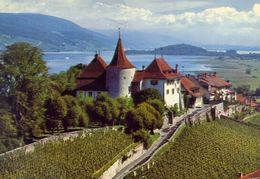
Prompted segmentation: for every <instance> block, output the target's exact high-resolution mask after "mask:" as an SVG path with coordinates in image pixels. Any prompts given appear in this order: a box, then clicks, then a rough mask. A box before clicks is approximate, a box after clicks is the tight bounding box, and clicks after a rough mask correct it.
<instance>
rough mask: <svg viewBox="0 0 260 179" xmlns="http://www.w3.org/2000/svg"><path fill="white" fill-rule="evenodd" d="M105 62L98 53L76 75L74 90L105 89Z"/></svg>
mask: <svg viewBox="0 0 260 179" xmlns="http://www.w3.org/2000/svg"><path fill="white" fill-rule="evenodd" d="M106 67H107V64H106V62H105V61H104V60H103V59H102V57H101V56H100V55H98V54H96V55H95V58H94V59H93V60H92V61H91V62H90V63H89V64H88V65H87V66H86V68H85V69H84V71H83V72H82V73H81V74H80V75H79V76H78V77H77V87H76V90H85V91H88V90H95V91H105V90H106V88H105V83H106V76H105V75H106V73H105V71H106Z"/></svg>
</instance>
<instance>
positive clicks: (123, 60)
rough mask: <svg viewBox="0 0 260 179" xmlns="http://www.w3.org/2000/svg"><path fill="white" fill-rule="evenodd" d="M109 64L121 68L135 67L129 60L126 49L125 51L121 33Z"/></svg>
mask: <svg viewBox="0 0 260 179" xmlns="http://www.w3.org/2000/svg"><path fill="white" fill-rule="evenodd" d="M109 66H113V67H117V68H121V69H128V68H135V66H134V65H133V64H132V63H130V62H129V60H128V59H127V57H126V55H125V51H124V47H123V44H122V40H121V37H120V35H119V39H118V41H117V45H116V50H115V53H114V56H113V58H112V61H111V63H110V64H109Z"/></svg>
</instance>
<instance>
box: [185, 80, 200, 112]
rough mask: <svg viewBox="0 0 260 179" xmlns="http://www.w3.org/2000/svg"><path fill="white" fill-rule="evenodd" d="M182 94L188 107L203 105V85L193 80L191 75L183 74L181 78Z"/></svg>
mask: <svg viewBox="0 0 260 179" xmlns="http://www.w3.org/2000/svg"><path fill="white" fill-rule="evenodd" d="M181 85H182V94H183V95H184V96H185V97H184V103H185V104H186V107H192V108H194V107H202V106H203V96H204V90H203V88H202V87H201V86H199V85H198V84H196V83H195V82H193V81H192V80H191V79H190V78H189V76H188V75H187V76H183V77H182V78H181Z"/></svg>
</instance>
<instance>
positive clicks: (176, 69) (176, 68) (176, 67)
mask: <svg viewBox="0 0 260 179" xmlns="http://www.w3.org/2000/svg"><path fill="white" fill-rule="evenodd" d="M178 66H179V65H178V64H176V66H175V71H176V73H178Z"/></svg>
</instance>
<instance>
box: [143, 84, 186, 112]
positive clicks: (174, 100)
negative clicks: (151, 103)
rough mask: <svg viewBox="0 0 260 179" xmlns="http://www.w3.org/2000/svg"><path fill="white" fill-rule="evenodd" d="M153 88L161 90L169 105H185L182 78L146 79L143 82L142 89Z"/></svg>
mask: <svg viewBox="0 0 260 179" xmlns="http://www.w3.org/2000/svg"><path fill="white" fill-rule="evenodd" d="M147 88H153V89H156V90H158V91H159V92H160V94H161V96H162V97H163V99H164V101H165V104H166V105H167V106H174V105H175V104H177V105H178V108H179V109H180V105H182V107H183V100H182V94H181V83H180V80H177V79H175V80H166V79H145V80H144V81H143V82H142V89H141V90H143V89H147Z"/></svg>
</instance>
